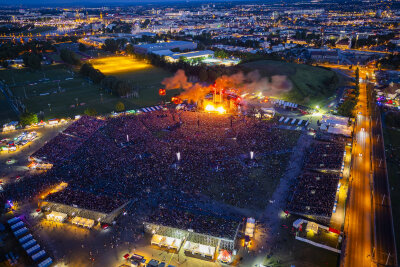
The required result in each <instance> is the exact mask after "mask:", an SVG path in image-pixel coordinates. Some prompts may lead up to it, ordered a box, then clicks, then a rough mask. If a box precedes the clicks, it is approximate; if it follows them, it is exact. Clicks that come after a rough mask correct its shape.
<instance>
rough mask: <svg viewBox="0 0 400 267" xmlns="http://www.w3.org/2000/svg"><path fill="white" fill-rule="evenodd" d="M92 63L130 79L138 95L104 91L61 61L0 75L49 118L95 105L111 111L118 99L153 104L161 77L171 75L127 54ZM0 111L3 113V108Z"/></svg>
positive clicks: (128, 103)
mask: <svg viewBox="0 0 400 267" xmlns="http://www.w3.org/2000/svg"><path fill="white" fill-rule="evenodd" d="M135 63H138V64H141V65H139V66H138V64H135ZM92 64H93V65H94V66H95V67H96V68H98V69H100V70H103V71H104V74H106V75H112V76H116V77H117V78H120V79H123V80H130V81H131V82H132V83H133V85H134V86H135V87H136V88H139V98H119V97H116V96H112V95H109V94H106V93H105V92H102V91H101V90H100V89H101V88H100V85H96V84H93V83H92V82H91V81H89V80H88V79H86V78H84V77H81V76H80V75H79V74H77V73H76V71H77V70H70V69H69V68H67V67H65V66H64V65H63V64H56V65H51V66H43V67H42V69H41V70H39V71H30V70H29V69H26V68H23V69H18V70H16V69H8V70H2V71H0V79H1V80H4V81H5V82H6V84H8V86H9V87H10V89H11V91H12V92H13V94H14V95H15V96H18V97H20V98H21V99H22V101H23V102H24V103H25V105H26V107H27V109H28V111H30V112H35V113H39V112H40V111H43V112H44V118H45V119H49V118H55V117H57V118H60V117H71V116H74V115H77V114H82V113H83V112H84V110H85V109H86V108H94V109H95V110H96V111H97V112H98V113H99V114H104V113H110V112H112V111H114V110H115V105H116V103H117V102H119V101H122V102H123V103H124V104H125V108H126V109H135V108H139V107H146V106H152V105H156V104H157V103H159V101H160V100H161V99H160V97H159V95H158V89H159V88H160V86H161V81H162V80H163V79H164V78H165V77H168V76H171V74H170V73H169V72H166V71H164V70H162V69H159V68H156V67H153V66H151V65H149V64H146V63H144V62H140V63H139V62H136V61H135V60H133V59H131V58H127V57H113V58H101V59H97V60H93V61H92ZM118 66H119V69H118ZM107 69H108V71H107ZM166 99H167V98H166ZM0 100H1V99H0ZM49 104H50V105H49ZM0 112H1V114H3V112H2V110H0ZM4 112H7V113H4V114H5V115H6V116H7V118H11V117H12V112H11V113H10V112H9V111H8V110H7V109H5V110H4ZM9 114H10V115H9ZM6 121H9V119H7V120H6Z"/></svg>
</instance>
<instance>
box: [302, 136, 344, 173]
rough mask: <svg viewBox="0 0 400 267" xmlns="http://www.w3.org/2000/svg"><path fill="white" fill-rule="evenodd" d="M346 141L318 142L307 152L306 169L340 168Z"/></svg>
mask: <svg viewBox="0 0 400 267" xmlns="http://www.w3.org/2000/svg"><path fill="white" fill-rule="evenodd" d="M343 152H344V143H334V142H329V143H325V142H316V143H314V144H313V145H312V146H311V147H310V148H309V150H308V151H307V153H306V161H305V168H306V169H325V170H326V169H328V170H340V167H341V166H342V162H343Z"/></svg>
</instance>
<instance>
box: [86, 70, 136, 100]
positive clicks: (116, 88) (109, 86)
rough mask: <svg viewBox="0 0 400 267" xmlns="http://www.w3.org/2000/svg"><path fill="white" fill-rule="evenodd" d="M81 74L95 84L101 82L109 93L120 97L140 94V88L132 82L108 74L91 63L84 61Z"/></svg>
mask: <svg viewBox="0 0 400 267" xmlns="http://www.w3.org/2000/svg"><path fill="white" fill-rule="evenodd" d="M79 74H81V75H82V76H85V77H88V78H89V79H90V80H91V81H92V82H93V83H95V84H100V85H101V88H102V89H103V90H105V91H106V92H107V93H110V94H113V95H116V96H119V97H130V96H133V97H138V96H139V93H138V90H137V89H135V88H134V86H133V85H132V83H131V82H129V81H123V80H119V79H117V78H116V77H114V76H106V75H104V74H103V73H102V72H101V71H100V70H98V69H95V68H94V67H93V66H92V65H91V64H89V63H84V64H83V65H82V66H81V68H80V70H79Z"/></svg>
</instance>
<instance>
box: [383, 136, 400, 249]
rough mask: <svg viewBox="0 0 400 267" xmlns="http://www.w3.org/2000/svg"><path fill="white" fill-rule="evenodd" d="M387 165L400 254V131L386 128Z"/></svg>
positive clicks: (397, 245)
mask: <svg viewBox="0 0 400 267" xmlns="http://www.w3.org/2000/svg"><path fill="white" fill-rule="evenodd" d="M383 134H384V138H385V150H386V163H387V169H388V175H389V187H390V199H391V203H392V214H393V224H394V226H395V227H394V231H395V238H396V247H397V253H399V252H400V227H396V225H397V226H398V225H400V130H394V129H389V128H385V129H384V133H383Z"/></svg>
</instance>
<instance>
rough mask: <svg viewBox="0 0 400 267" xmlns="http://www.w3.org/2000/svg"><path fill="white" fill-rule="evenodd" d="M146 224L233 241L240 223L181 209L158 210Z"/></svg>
mask: <svg viewBox="0 0 400 267" xmlns="http://www.w3.org/2000/svg"><path fill="white" fill-rule="evenodd" d="M147 220H148V222H150V223H153V224H157V225H163V226H167V227H173V228H178V229H183V230H187V229H192V230H193V232H195V233H200V234H206V235H211V236H215V237H220V238H227V239H231V240H233V239H234V238H235V234H236V231H237V229H238V227H239V223H240V221H235V220H229V219H225V218H222V217H215V216H208V215H204V214H199V213H196V214H195V213H192V212H187V211H184V210H181V209H174V208H171V207H170V208H168V209H166V208H160V209H157V210H154V211H153V212H152V214H151V215H150V216H149V217H148V219H147Z"/></svg>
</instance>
